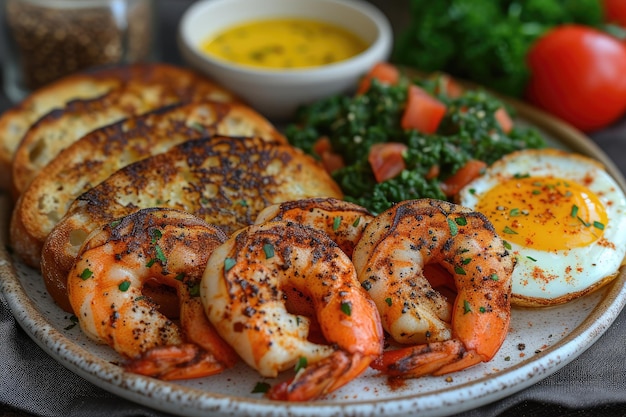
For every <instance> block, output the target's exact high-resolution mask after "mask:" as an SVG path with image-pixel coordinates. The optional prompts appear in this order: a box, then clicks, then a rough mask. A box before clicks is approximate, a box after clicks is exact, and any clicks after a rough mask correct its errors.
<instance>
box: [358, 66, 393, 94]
mask: <svg viewBox="0 0 626 417" xmlns="http://www.w3.org/2000/svg"><path fill="white" fill-rule="evenodd" d="M373 78H376V79H377V80H378V81H380V82H381V83H383V84H388V85H394V84H396V83H397V82H398V80H399V79H400V71H398V68H397V67H396V66H394V65H392V64H390V63H388V62H379V63H377V64H375V65H374V66H373V67H372V69H371V70H370V71H369V72H368V73H367V74H366V75H365V76H364V77H363V78H362V79H361V82H360V83H359V87H358V88H357V92H356V93H357V94H363V93H365V92H366V91H367V90H369V88H370V85H371V83H372V79H373Z"/></svg>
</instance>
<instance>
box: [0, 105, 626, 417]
mask: <svg viewBox="0 0 626 417" xmlns="http://www.w3.org/2000/svg"><path fill="white" fill-rule="evenodd" d="M514 104H515V106H516V107H517V109H518V111H519V115H520V118H521V119H522V120H525V121H528V122H529V123H531V124H533V125H535V126H537V127H538V128H540V129H541V130H543V131H544V132H545V133H546V135H547V136H549V137H550V138H552V139H555V140H556V142H557V143H558V145H559V146H561V147H565V148H569V149H571V150H573V151H576V152H579V153H583V154H586V155H589V156H592V157H595V158H596V159H598V160H600V161H601V162H603V163H605V165H606V166H607V168H608V170H609V172H610V173H611V174H613V176H614V177H615V178H616V179H617V181H618V182H619V183H620V185H621V186H622V188H626V187H624V179H623V177H622V176H621V174H620V173H619V172H618V170H617V169H616V168H615V166H614V165H613V164H612V162H611V161H610V160H609V159H608V157H607V156H606V155H604V154H603V153H602V151H601V150H600V149H599V148H598V147H597V146H596V145H595V144H594V143H593V142H591V141H590V140H589V139H587V138H586V137H585V136H582V135H580V134H579V133H578V132H576V131H574V130H572V129H571V128H569V127H568V126H566V125H563V124H561V123H559V122H556V121H555V120H554V119H552V118H551V117H549V116H547V115H545V114H543V113H540V112H538V111H536V110H534V109H532V108H530V107H528V106H526V105H524V104H521V103H514ZM0 209H2V210H0V215H2V219H3V220H4V223H3V225H2V228H1V229H2V230H1V232H2V234H1V236H5V235H6V228H7V221H8V217H9V207H8V202H7V200H6V199H5V200H2V201H0ZM0 243H6V242H0ZM4 248H5V244H0V276H1V277H2V279H1V280H0V286H1V289H2V291H3V293H4V295H5V298H6V300H7V302H8V305H9V308H10V309H11V311H12V313H13V315H14V316H15V318H16V320H17V321H18V322H19V323H20V324H21V325H22V327H23V328H24V329H25V330H26V332H27V333H28V334H29V335H30V337H31V338H32V339H33V340H34V341H35V342H36V343H37V344H38V345H39V346H40V347H41V348H42V349H44V350H45V351H46V352H47V353H48V354H49V355H50V356H52V357H53V358H54V359H55V360H57V361H58V362H60V363H61V364H63V365H64V366H66V367H67V368H69V369H70V370H71V371H73V372H75V373H76V374H78V375H80V376H81V377H83V378H85V379H87V380H89V381H90V382H92V383H93V384H95V385H97V386H99V387H101V388H103V389H105V390H108V391H110V392H113V393H115V394H117V395H119V396H121V397H124V398H127V399H129V400H132V401H135V402H138V403H141V404H144V405H146V406H148V407H152V408H155V409H158V410H162V411H166V412H169V413H172V414H177V415H185V416H206V415H207V414H211V415H219V416H226V415H250V416H258V417H261V416H274V417H276V416H291V417H295V416H315V417H323V416H337V415H352V416H380V415H385V416H393V415H408V414H419V415H420V416H442V415H449V414H453V413H458V412H462V411H466V410H469V409H472V408H475V407H478V406H481V405H484V404H487V403H490V402H493V401H496V400H498V399H501V398H504V397H505V396H508V395H511V394H513V393H515V392H517V391H520V390H522V389H524V388H526V387H528V386H530V385H532V384H534V383H536V382H538V381H540V380H541V379H543V378H545V377H547V376H549V375H550V374H552V373H554V372H555V371H557V370H558V369H560V368H561V367H563V366H564V365H566V364H567V363H569V362H571V361H572V360H574V359H575V358H576V357H577V356H578V355H580V354H581V353H582V352H583V351H584V350H585V349H587V348H588V347H589V346H591V345H592V344H593V343H594V342H595V341H596V340H597V339H598V338H599V337H600V336H601V335H602V334H603V333H604V331H605V330H606V329H607V328H608V327H609V326H610V325H611V323H612V322H613V321H614V320H615V318H616V317H617V316H618V314H619V312H620V311H621V309H622V308H623V306H624V304H625V303H626V286H625V280H626V272H625V271H622V273H621V274H620V275H619V276H618V278H617V279H616V280H615V281H613V282H612V283H611V284H610V285H608V286H606V287H605V288H603V289H601V290H600V291H598V292H596V293H593V294H590V295H588V296H585V297H583V298H580V299H578V300H575V301H574V302H571V303H569V304H566V305H563V306H559V307H555V308H551V309H544V310H541V309H540V310H531V309H520V308H514V309H513V312H512V325H511V331H510V333H509V335H508V336H507V338H506V340H505V342H504V345H503V346H502V348H501V350H500V351H499V352H498V354H497V356H496V357H495V358H494V359H493V360H492V361H491V362H489V363H486V364H481V365H479V366H476V367H473V368H470V369H467V370H464V371H462V372H458V373H455V374H451V375H449V376H443V377H424V378H419V379H413V380H406V381H404V382H402V383H400V384H399V383H393V384H391V383H390V382H389V381H388V380H387V379H386V378H385V377H382V376H378V375H377V374H376V373H375V372H374V371H368V372H367V373H366V374H365V375H364V376H362V377H360V378H358V379H356V380H354V381H353V382H352V383H350V384H349V385H347V386H345V387H344V388H342V389H340V390H338V391H336V392H335V393H333V394H332V395H330V396H329V397H328V398H326V399H324V400H321V401H316V402H309V403H304V404H293V403H290V404H287V403H280V402H273V401H269V400H266V399H264V398H263V396H262V394H253V393H252V390H253V388H254V386H255V385H256V383H257V382H260V381H263V378H261V377H260V376H258V374H256V372H254V371H252V370H250V369H249V368H247V367H246V366H245V365H244V364H240V365H238V366H236V367H235V368H234V369H231V370H228V371H227V372H224V373H223V374H220V375H217V376H213V377H210V378H204V379H198V380H190V381H184V382H175V383H172V382H163V381H158V380H155V379H151V378H147V377H143V376H138V375H134V374H129V373H126V372H124V371H123V370H122V368H120V367H118V366H117V365H115V363H116V361H118V360H119V359H120V358H119V357H118V356H117V355H116V354H115V352H113V351H112V350H111V349H109V348H108V347H104V346H100V345H96V344H94V343H93V342H92V341H90V340H89V339H87V338H86V337H85V336H84V335H83V334H82V332H81V330H80V328H79V327H78V326H72V321H71V319H70V315H69V314H68V313H66V312H64V311H62V310H61V309H60V308H58V307H57V306H56V305H55V304H54V302H53V301H52V299H51V297H50V296H49V295H48V294H47V292H46V289H45V286H44V284H43V282H42V279H41V277H40V275H39V274H38V273H37V272H35V271H33V270H31V269H29V268H27V267H25V266H23V265H22V264H20V263H19V262H17V261H16V260H14V259H12V258H11V257H10V256H9V255H8V254H7V252H6V251H5V250H4ZM287 376H288V375H285V376H284V377H287ZM267 382H270V383H274V382H275V381H267Z"/></svg>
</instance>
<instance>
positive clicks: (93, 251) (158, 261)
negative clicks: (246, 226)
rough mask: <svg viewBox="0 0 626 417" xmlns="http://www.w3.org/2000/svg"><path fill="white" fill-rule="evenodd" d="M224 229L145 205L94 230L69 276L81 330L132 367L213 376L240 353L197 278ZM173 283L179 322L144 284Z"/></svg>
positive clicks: (168, 374)
mask: <svg viewBox="0 0 626 417" xmlns="http://www.w3.org/2000/svg"><path fill="white" fill-rule="evenodd" d="M225 240H226V235H225V234H224V233H223V232H222V231H221V230H220V229H218V228H216V227H213V226H210V225H209V224H207V223H205V222H204V221H202V220H201V219H198V218H196V217H195V216H193V215H191V214H188V213H185V212H181V211H176V210H171V209H144V210H140V211H138V212H135V213H133V214H131V215H129V216H126V217H123V218H122V219H120V220H119V221H115V222H113V223H110V224H107V225H105V226H103V227H102V228H101V229H99V230H98V231H96V232H94V233H93V234H92V235H91V237H90V238H88V240H87V241H86V242H85V244H84V245H83V247H82V248H81V250H80V253H79V256H78V258H77V260H76V262H75V263H74V266H73V267H72V269H71V271H70V273H69V276H68V281H67V282H68V293H69V299H70V302H71V305H72V308H73V309H74V311H75V312H76V316H77V317H78V322H79V324H80V327H81V329H82V330H83V331H84V332H85V333H86V334H87V335H88V336H89V337H90V338H92V339H93V340H95V341H98V342H102V343H105V344H108V345H109V346H111V347H112V348H113V349H115V350H116V351H117V352H118V353H120V354H121V355H122V356H124V357H125V358H126V359H128V362H127V363H126V365H125V366H126V369H127V370H129V371H131V372H136V373H141V374H145V375H150V376H154V377H158V378H161V379H165V380H171V379H183V378H193V377H200V376H207V375H212V374H215V373H219V372H221V371H222V370H223V369H225V368H227V367H230V366H232V365H234V364H235V362H236V361H237V359H238V358H237V355H236V353H235V352H234V351H233V350H232V348H231V347H230V346H228V344H227V343H226V342H224V340H223V339H221V337H220V336H219V335H218V334H217V332H216V331H215V329H214V328H213V326H212V325H211V323H210V322H209V321H208V319H207V318H206V316H205V314H204V309H203V306H202V302H201V300H200V297H199V293H198V292H199V284H200V279H201V277H202V273H203V271H204V268H205V266H206V262H207V260H208V257H209V254H210V253H211V251H212V249H213V248H215V247H216V246H218V245H219V244H221V243H223V242H224V241H225ZM155 283H158V284H159V285H165V286H169V287H172V288H174V289H175V290H176V293H177V294H178V301H179V303H178V304H179V311H180V325H178V324H176V323H174V322H173V321H171V320H170V319H168V318H167V317H166V316H165V315H163V314H162V313H161V312H160V311H158V306H157V305H156V303H155V302H154V301H153V300H152V299H151V298H150V297H148V296H146V294H144V293H143V292H142V287H143V286H144V284H155Z"/></svg>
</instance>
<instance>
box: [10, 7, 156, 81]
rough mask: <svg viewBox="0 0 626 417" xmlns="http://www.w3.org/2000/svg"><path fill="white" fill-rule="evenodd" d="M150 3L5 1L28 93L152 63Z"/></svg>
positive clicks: (17, 60) (11, 33)
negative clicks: (92, 72) (108, 68)
mask: <svg viewBox="0 0 626 417" xmlns="http://www.w3.org/2000/svg"><path fill="white" fill-rule="evenodd" d="M151 7H152V5H151V0H92V1H81V0H6V10H5V15H6V25H7V28H8V29H9V34H10V35H11V40H12V47H13V50H14V53H15V58H16V64H17V65H18V66H19V69H18V70H19V73H21V76H22V80H21V82H22V83H23V87H24V88H26V89H27V90H34V89H36V88H38V87H40V86H42V85H44V84H47V83H49V82H51V81H54V80H56V79H58V78H61V77H62V76H64V75H67V74H70V73H73V72H76V71H80V70H84V69H86V68H90V67H95V66H102V65H109V64H114V63H122V62H123V63H132V62H139V61H146V60H149V59H150V54H151V51H152V31H153V27H152V11H151Z"/></svg>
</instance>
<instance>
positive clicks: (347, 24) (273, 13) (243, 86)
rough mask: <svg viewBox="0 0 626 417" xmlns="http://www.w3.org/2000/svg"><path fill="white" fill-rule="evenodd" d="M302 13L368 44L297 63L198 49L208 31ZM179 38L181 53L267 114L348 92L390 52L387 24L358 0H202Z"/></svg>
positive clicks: (280, 114)
mask: <svg viewBox="0 0 626 417" xmlns="http://www.w3.org/2000/svg"><path fill="white" fill-rule="evenodd" d="M280 17H285V18H306V19H314V20H318V21H323V22H327V23H332V24H335V25H339V26H341V27H343V28H345V29H347V30H349V31H351V32H352V33H354V34H356V35H357V36H360V37H361V38H362V39H363V40H364V41H366V42H367V43H368V44H369V45H370V46H369V48H368V49H366V50H365V51H364V52H362V53H360V54H358V55H356V56H354V57H352V58H349V59H347V60H344V61H339V62H336V63H333V64H328V65H324V66H320V67H312V68H301V69H298V68H296V69H284V70H282V69H263V68H253V67H246V66H240V65H237V64H235V63H229V62H227V61H225V60H220V59H218V58H213V57H211V56H209V55H208V54H206V53H205V52H202V51H201V50H200V44H201V43H202V42H203V41H205V40H206V39H207V38H208V37H210V36H211V35H213V34H215V33H216V32H220V31H222V30H224V29H226V28H228V27H231V26H233V25H236V24H238V23H243V22H245V21H249V20H258V19H268V18H280ZM178 35H179V36H178V44H179V48H180V51H181V55H182V57H183V59H184V60H185V61H186V62H187V63H188V64H189V65H190V66H192V67H194V68H195V69H197V70H198V71H200V72H202V73H204V74H206V75H207V76H209V77H211V78H213V79H214V80H215V81H217V82H219V83H220V84H222V85H223V86H224V87H226V88H229V89H230V90H231V91H233V92H234V93H236V94H238V95H239V96H240V97H241V98H242V99H244V100H246V101H247V102H248V104H250V105H251V106H252V107H254V108H255V109H256V110H258V111H259V112H260V113H262V114H263V115H265V116H266V117H268V118H269V119H271V120H285V119H288V118H289V117H291V116H292V115H293V114H294V112H295V110H296V109H297V108H298V106H300V105H303V104H308V103H311V102H313V101H316V100H319V99H321V98H324V97H327V96H330V95H333V94H337V93H343V92H349V91H351V90H352V89H354V87H355V86H356V84H357V82H358V80H359V78H360V77H361V76H363V74H365V73H366V72H367V71H368V70H369V68H371V67H372V66H373V65H374V64H375V63H376V62H379V61H385V60H387V59H388V58H389V55H390V53H391V48H392V42H393V34H392V29H391V25H390V24H389V21H388V20H387V18H386V17H385V15H384V14H383V13H382V12H381V11H380V10H378V9H377V8H376V7H375V6H373V5H372V4H370V3H367V2H364V1H362V0H202V1H198V2H196V3H194V4H193V5H192V6H191V7H189V9H187V10H186V12H185V13H184V15H183V17H182V19H181V21H180V26H179V33H178Z"/></svg>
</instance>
